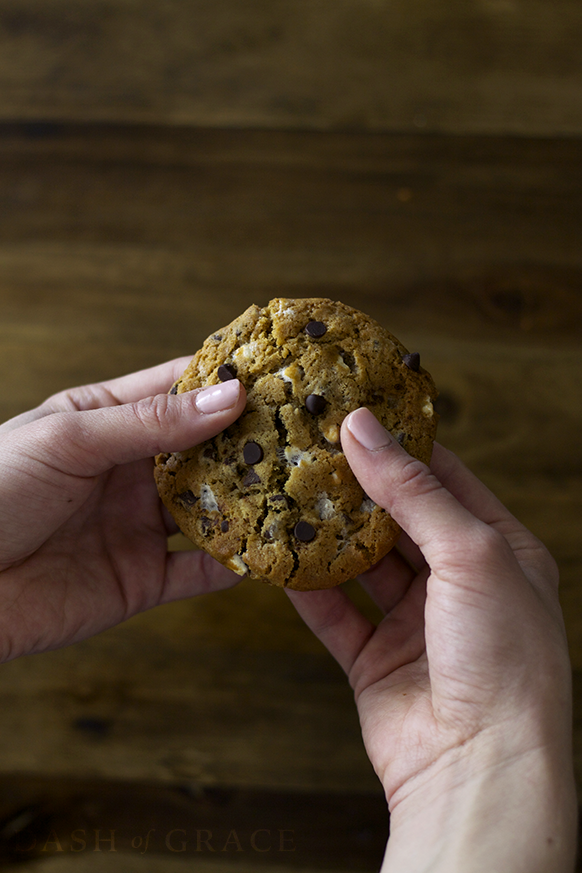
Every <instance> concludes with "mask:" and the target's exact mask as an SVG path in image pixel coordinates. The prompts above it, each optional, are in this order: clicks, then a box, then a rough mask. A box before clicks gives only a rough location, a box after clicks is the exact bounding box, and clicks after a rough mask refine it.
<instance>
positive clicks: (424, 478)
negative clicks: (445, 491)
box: [399, 458, 442, 497]
mask: <svg viewBox="0 0 582 873" xmlns="http://www.w3.org/2000/svg"><path fill="white" fill-rule="evenodd" d="M399 479H400V482H399V485H400V488H401V489H403V490H404V491H406V492H407V494H409V495H413V496H415V497H418V496H422V495H424V494H430V493H431V492H432V491H438V490H439V489H440V488H442V485H441V483H440V482H439V480H438V479H437V478H436V476H434V475H433V474H432V473H431V472H430V470H429V469H428V467H427V466H426V465H425V464H423V463H422V461H419V460H418V459H417V458H410V459H409V460H406V461H405V463H404V464H403V466H402V467H401V469H400V475H399Z"/></svg>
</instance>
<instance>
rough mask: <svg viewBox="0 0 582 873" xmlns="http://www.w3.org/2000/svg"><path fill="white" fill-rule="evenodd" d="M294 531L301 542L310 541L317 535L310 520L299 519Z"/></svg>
mask: <svg viewBox="0 0 582 873" xmlns="http://www.w3.org/2000/svg"><path fill="white" fill-rule="evenodd" d="M293 533H294V534H295V537H296V538H297V539H298V540H299V541H300V542H302V543H310V542H311V540H312V539H313V538H314V537H315V528H314V527H313V525H312V524H309V522H308V521H298V522H297V524H296V525H295V528H294V530H293Z"/></svg>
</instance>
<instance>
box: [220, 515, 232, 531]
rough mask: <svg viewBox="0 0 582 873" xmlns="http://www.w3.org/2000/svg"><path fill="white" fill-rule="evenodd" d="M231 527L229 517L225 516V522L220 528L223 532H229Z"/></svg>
mask: <svg viewBox="0 0 582 873" xmlns="http://www.w3.org/2000/svg"><path fill="white" fill-rule="evenodd" d="M229 527H230V525H229V523H228V521H227V519H226V518H225V519H224V521H223V522H221V524H220V530H221V531H222V533H228V528H229Z"/></svg>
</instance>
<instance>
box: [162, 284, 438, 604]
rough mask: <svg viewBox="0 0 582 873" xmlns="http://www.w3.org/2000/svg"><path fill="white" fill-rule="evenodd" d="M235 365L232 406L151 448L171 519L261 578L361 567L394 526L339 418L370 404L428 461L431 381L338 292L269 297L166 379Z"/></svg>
mask: <svg viewBox="0 0 582 873" xmlns="http://www.w3.org/2000/svg"><path fill="white" fill-rule="evenodd" d="M233 378H238V379H240V380H241V382H242V383H243V385H244V386H245V388H246V392H247V398H248V399H247V405H246V408H245V411H244V412H243V414H242V415H241V417H240V418H239V419H238V420H237V421H236V422H235V423H234V424H232V425H231V426H230V427H229V428H227V429H226V430H225V431H223V432H222V433H220V434H219V435H218V436H216V437H214V439H211V440H208V441H207V442H205V443H203V444H202V445H200V446H196V447H194V448H192V449H189V450H188V451H185V452H176V453H174V454H163V455H159V456H158V457H157V458H156V462H155V478H156V482H157V486H158V491H159V494H160V497H161V499H162V501H163V503H164V504H165V506H166V507H167V508H168V510H169V511H170V513H171V514H172V516H173V517H174V518H175V520H176V522H177V524H178V526H179V528H180V530H181V531H182V532H183V533H184V534H185V535H186V536H187V537H188V538H189V539H190V540H192V542H193V543H195V544H196V545H197V546H198V547H200V548H201V549H205V550H206V551H207V552H209V553H210V554H211V555H212V556H213V557H214V558H216V559H217V560H218V561H220V562H221V563H223V564H225V565H226V566H227V567H229V568H230V569H231V570H234V571H235V572H236V573H238V574H239V575H241V576H242V575H249V576H251V577H253V578H255V579H260V580H262V581H264V582H268V583H270V584H271V585H278V586H281V587H284V586H287V587H289V588H295V589H300V590H311V589H317V588H330V587H332V586H335V585H338V584H340V583H341V582H344V581H346V580H347V579H350V578H353V577H354V576H357V575H358V574H359V573H362V572H364V571H365V570H367V569H368V568H369V567H370V566H372V565H373V564H375V563H376V562H377V561H378V560H379V559H380V558H381V557H382V556H383V555H385V554H386V553H387V552H388V551H389V550H390V549H391V548H392V546H393V545H394V543H395V541H396V539H397V537H398V535H399V532H400V530H399V528H398V525H397V524H396V522H395V521H394V520H393V519H392V518H391V517H390V515H389V514H388V513H387V512H386V511H385V510H384V509H382V508H381V507H379V506H377V505H376V504H375V503H374V502H373V501H372V500H371V499H370V498H369V497H368V496H367V495H366V494H365V493H364V491H363V490H362V488H361V486H360V485H359V484H358V482H357V480H356V478H355V477H354V475H353V473H352V472H351V470H350V467H349V465H348V463H347V460H346V457H345V455H344V454H343V452H342V447H341V444H340V427H341V424H342V421H343V419H344V418H345V416H346V415H347V414H348V413H349V412H351V411H353V410H355V409H358V408H359V407H360V406H367V407H368V408H369V409H370V410H371V411H372V412H373V413H374V414H375V415H376V416H377V417H378V418H379V419H380V421H381V422H382V423H383V424H384V426H385V427H387V428H388V429H389V430H390V431H391V432H392V433H393V434H394V435H395V436H396V438H397V439H398V441H399V442H400V443H401V445H403V446H404V448H405V449H406V450H407V451H408V452H409V453H410V454H411V455H413V456H414V457H416V458H419V459H420V460H422V461H424V462H425V463H428V462H429V460H430V457H431V451H432V443H433V440H434V436H435V432H436V424H437V416H436V413H435V412H434V410H433V402H434V400H435V398H436V390H435V387H434V383H433V381H432V379H431V377H430V375H429V374H428V373H427V372H426V371H425V370H423V369H422V367H421V366H420V357H419V355H418V353H416V352H412V353H409V352H408V351H407V349H405V348H404V346H403V345H402V344H401V343H400V342H399V341H398V340H397V339H396V338H395V337H394V336H392V334H390V333H389V332H388V331H387V330H385V329H384V328H383V327H381V326H380V325H379V324H378V323H377V322H375V321H374V320H373V319H371V318H369V317H368V316H367V315H364V314H363V313H362V312H358V311H357V310H356V309H352V308H351V307H349V306H346V305H344V304H343V303H339V302H336V301H332V300H327V299H324V298H312V299H298V300H288V299H275V300H271V302H270V303H269V304H268V305H267V306H265V307H263V308H261V307H259V306H251V307H250V308H249V309H247V311H246V312H244V313H243V314H242V315H241V316H240V317H239V318H237V319H235V320H234V321H233V322H232V323H231V324H229V325H228V326H227V327H225V328H223V329H222V330H219V331H217V332H216V333H214V334H212V336H210V337H208V339H207V340H206V342H205V343H204V345H203V346H202V348H201V349H200V351H198V352H197V354H196V355H195V356H194V358H193V360H192V361H191V363H190V364H189V366H188V367H187V369H186V371H185V373H184V374H183V376H182V377H181V378H180V379H179V380H178V381H177V382H176V384H175V385H174V387H173V388H172V389H171V390H172V392H173V393H182V392H184V391H191V390H193V389H195V388H201V387H203V386H206V385H212V384H217V383H218V382H220V381H225V380H227V379H233Z"/></svg>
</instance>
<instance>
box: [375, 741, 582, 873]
mask: <svg viewBox="0 0 582 873" xmlns="http://www.w3.org/2000/svg"><path fill="white" fill-rule="evenodd" d="M497 751H499V750H497ZM414 781H415V783H416V784H414V785H413V786H410V785H409V786H407V790H405V791H402V792H401V793H400V795H401V796H400V797H394V798H393V803H392V804H391V810H390V811H391V819H390V839H389V841H388V847H387V850H386V855H385V859H384V864H383V867H382V873H401V871H402V873H429V871H430V873H441V871H442V873H445V871H446V873H490V871H491V870H503V871H504V873H513V871H515V873H521V871H526V870H527V871H528V873H571V871H572V870H573V869H574V859H575V853H576V832H577V802H576V789H575V784H574V775H573V766H572V758H571V755H570V754H569V752H568V750H567V749H566V750H562V749H557V748H553V747H547V746H544V747H540V748H536V749H531V750H528V751H527V752H523V753H521V754H517V755H514V756H513V757H512V758H508V757H506V756H505V755H499V754H497V755H496V754H495V743H493V744H492V747H491V746H490V745H489V742H488V741H486V742H485V743H483V741H482V739H481V738H480V741H478V742H476V743H475V745H474V746H473V747H471V744H467V746H465V747H463V749H460V750H455V751H454V752H450V753H448V756H444V757H443V760H441V761H439V762H437V763H436V764H435V765H433V767H432V768H430V769H429V770H427V771H425V772H424V773H422V774H419V775H418V776H417V777H416V778H415V780H414Z"/></svg>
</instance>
